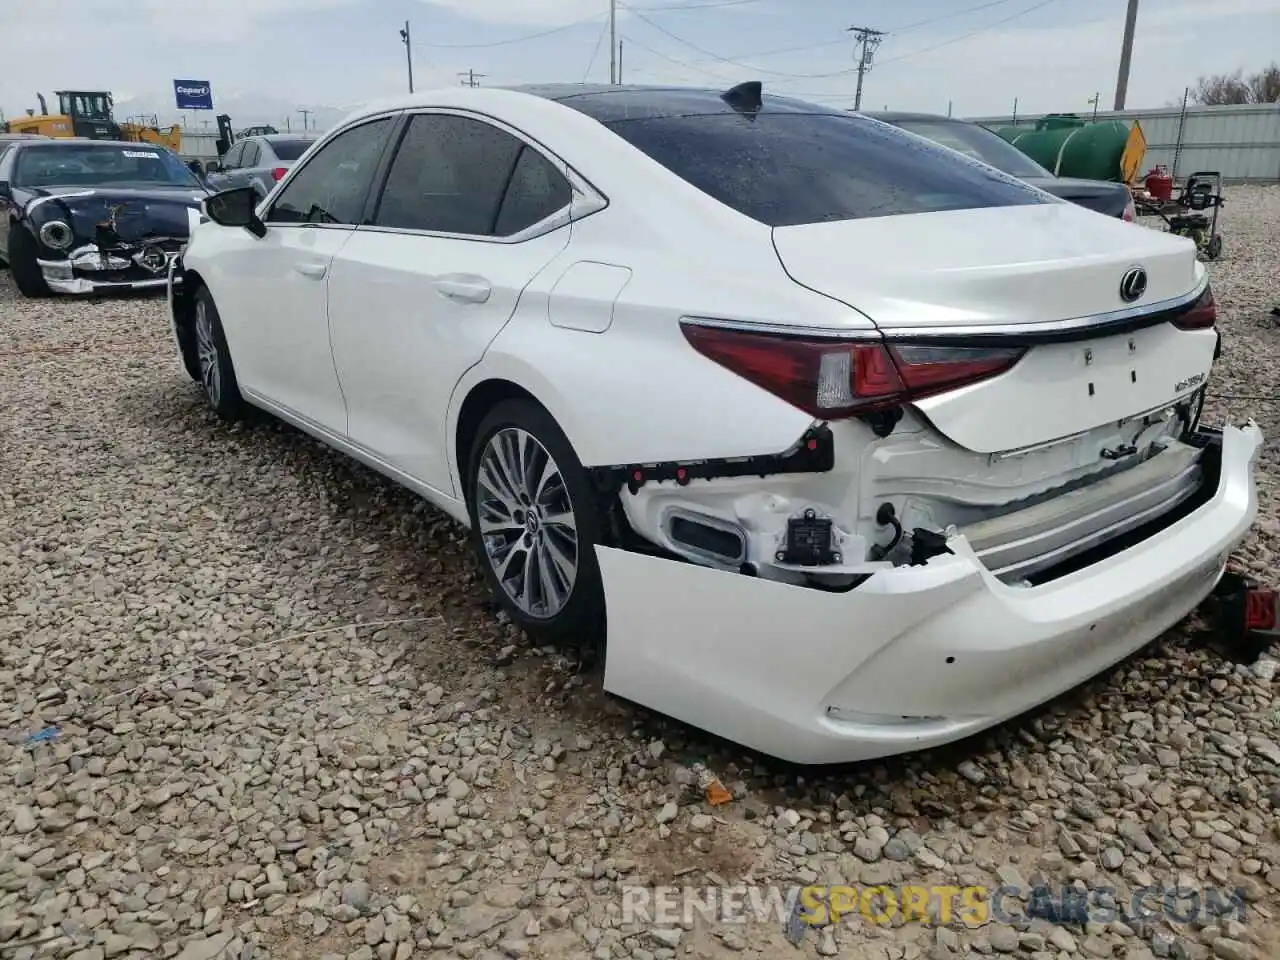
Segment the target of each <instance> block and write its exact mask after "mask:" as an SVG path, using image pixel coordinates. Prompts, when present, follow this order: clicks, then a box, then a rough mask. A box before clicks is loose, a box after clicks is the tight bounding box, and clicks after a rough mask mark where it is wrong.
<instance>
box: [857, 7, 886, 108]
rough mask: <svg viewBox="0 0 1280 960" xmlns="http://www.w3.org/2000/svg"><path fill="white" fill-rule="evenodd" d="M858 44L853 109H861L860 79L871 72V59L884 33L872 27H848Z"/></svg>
mask: <svg viewBox="0 0 1280 960" xmlns="http://www.w3.org/2000/svg"><path fill="white" fill-rule="evenodd" d="M849 30H850V32H851V33H852V34H853V35H854V37H856V38H857V42H858V48H857V49H858V67H857V69H858V88H857V90H856V91H855V93H854V95H853V109H855V110H861V109H862V79H863V77H865V76H866V75H867V74H868V73H870V72H871V58H872V57H874V56H875V52H876V48H877V47H879V46H880V41H881V40H883V39H884V31H883V30H876V29H874V28H872V27H850V28H849Z"/></svg>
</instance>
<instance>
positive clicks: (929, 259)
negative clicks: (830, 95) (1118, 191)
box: [773, 203, 1199, 332]
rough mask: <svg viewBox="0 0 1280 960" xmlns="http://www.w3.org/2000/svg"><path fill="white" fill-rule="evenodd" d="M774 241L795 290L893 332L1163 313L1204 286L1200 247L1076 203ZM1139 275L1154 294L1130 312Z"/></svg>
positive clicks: (865, 223)
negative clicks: (1123, 286)
mask: <svg viewBox="0 0 1280 960" xmlns="http://www.w3.org/2000/svg"><path fill="white" fill-rule="evenodd" d="M773 240H774V247H775V249H776V250H777V253H778V257H779V259H781V261H782V264H783V266H784V267H785V268H786V270H787V273H788V274H790V276H791V278H792V279H793V280H795V281H796V282H797V283H799V284H801V285H803V286H805V287H808V288H810V289H812V290H815V291H817V292H818V293H822V294H825V295H826V296H828V297H832V298H833V299H835V300H839V301H841V302H843V303H846V304H848V305H849V306H851V307H853V308H855V309H856V310H859V311H860V312H862V313H864V314H866V315H867V316H868V317H869V318H870V319H871V320H872V321H873V322H874V323H875V324H876V325H877V326H878V327H880V328H881V329H882V330H885V331H886V332H889V331H891V330H894V329H907V330H915V331H918V332H923V331H924V330H926V329H927V328H930V327H948V328H952V327H958V326H959V327H968V326H972V327H977V326H989V325H993V324H1014V323H1016V324H1028V323H1049V322H1053V321H1059V320H1069V319H1074V318H1076V317H1086V316H1090V315H1093V314H1100V313H1108V312H1111V311H1115V310H1120V309H1125V308H1141V307H1153V306H1155V305H1156V304H1158V303H1160V302H1161V301H1165V300H1169V299H1172V298H1177V297H1180V296H1183V295H1185V294H1187V293H1190V292H1191V291H1192V290H1193V289H1194V288H1195V286H1196V284H1197V283H1198V280H1199V271H1198V268H1197V263H1196V252H1195V244H1194V243H1192V242H1191V241H1190V240H1187V239H1185V238H1182V237H1174V236H1171V235H1170V234H1167V233H1160V232H1157V231H1155V230H1145V229H1135V228H1134V226H1133V225H1132V224H1128V223H1125V222H1124V221H1122V220H1119V219H1110V218H1106V217H1099V216H1097V215H1095V214H1094V213H1093V212H1092V211H1089V210H1085V209H1083V208H1081V207H1078V206H1076V205H1075V204H1072V203H1042V204H1027V205H1023V206H1014V207H990V208H986V209H980V210H948V211H943V212H940V213H917V214H907V215H904V216H894V217H874V218H867V219H863V220H840V221H835V222H831V223H814V224H805V225H802V226H794V227H777V228H775V229H774V231H773ZM1136 265H1140V266H1142V267H1143V268H1145V270H1146V272H1147V289H1146V292H1145V293H1144V295H1143V296H1142V297H1140V298H1139V299H1138V300H1137V301H1135V302H1133V303H1126V302H1125V301H1124V300H1123V299H1122V298H1121V296H1120V279H1121V277H1122V276H1123V275H1124V273H1125V271H1126V270H1128V269H1129V268H1130V267H1132V266H1136ZM803 322H804V320H803V318H798V319H797V323H803Z"/></svg>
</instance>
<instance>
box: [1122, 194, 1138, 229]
mask: <svg viewBox="0 0 1280 960" xmlns="http://www.w3.org/2000/svg"><path fill="white" fill-rule="evenodd" d="M1137 216H1138V208H1137V207H1135V206H1134V205H1133V195H1132V194H1130V195H1129V199H1128V200H1126V201H1125V202H1124V213H1122V214H1120V219H1122V220H1124V221H1125V222H1126V223H1133V221H1134V219H1135V218H1136V217H1137Z"/></svg>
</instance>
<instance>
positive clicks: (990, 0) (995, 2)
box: [889, 0, 1013, 35]
mask: <svg viewBox="0 0 1280 960" xmlns="http://www.w3.org/2000/svg"><path fill="white" fill-rule="evenodd" d="M1012 2H1013V0H987V2H986V3H980V4H978V5H977V6H976V7H965V8H964V9H963V10H956V11H954V12H952V13H944V14H943V15H942V16H940V17H930V18H929V19H927V20H918V21H916V22H915V23H908V24H907V25H906V26H905V27H897V28H896V29H893V30H890V31H889V32H890V33H892V34H894V35H897V34H899V33H906V32H907V31H908V30H916V29H918V28H919V27H927V26H930V25H931V24H935V23H941V22H942V21H943V20H954V19H955V18H956V17H963V16H964V15H965V14H969V13H977V12H978V11H980V10H990V9H991V8H992V7H1002V6H1004V5H1005V4H1006V3H1012Z"/></svg>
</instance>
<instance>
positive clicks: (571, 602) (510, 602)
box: [466, 400, 605, 652]
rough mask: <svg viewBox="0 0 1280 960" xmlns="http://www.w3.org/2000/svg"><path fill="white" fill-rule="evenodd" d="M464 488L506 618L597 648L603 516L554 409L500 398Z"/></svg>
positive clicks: (474, 450) (476, 539)
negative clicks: (598, 553)
mask: <svg viewBox="0 0 1280 960" xmlns="http://www.w3.org/2000/svg"><path fill="white" fill-rule="evenodd" d="M466 489H467V500H468V510H469V512H470V514H471V536H472V542H473V545H474V547H475V550H476V554H477V556H478V557H479V559H480V563H481V566H482V567H483V568H484V571H485V578H486V579H487V580H488V582H489V586H490V588H491V589H492V590H493V592H494V594H495V595H496V596H497V598H498V602H499V603H500V604H501V605H502V607H503V609H504V610H505V611H506V612H507V615H508V616H510V617H511V619H512V620H513V621H515V623H517V624H518V625H519V626H520V627H521V628H522V629H524V630H525V631H526V632H528V633H529V634H530V635H531V636H533V637H535V638H536V639H538V640H545V641H552V642H557V643H573V644H577V645H581V646H583V647H585V648H587V649H588V650H589V651H591V652H598V649H597V647H598V644H599V642H600V640H601V639H602V638H603V635H604V619H605V605H604V587H603V584H602V583H601V579H600V568H599V565H598V564H597V562H596V554H595V546H596V543H597V542H598V541H599V532H600V513H599V509H598V507H597V501H596V496H595V493H594V491H593V489H592V486H591V483H590V480H589V478H588V476H587V472H586V470H585V469H583V466H582V463H581V462H580V461H579V460H578V457H577V454H575V453H574V451H573V447H572V446H570V444H569V440H568V438H567V437H565V435H564V432H563V431H562V430H561V429H560V427H559V426H558V425H557V424H556V422H555V420H554V419H553V418H552V417H551V415H550V414H549V413H547V411H546V410H544V409H543V408H542V407H540V406H538V405H537V404H536V403H533V402H531V401H528V400H506V401H503V402H502V403H499V404H497V405H496V406H495V407H494V408H493V409H492V410H491V411H490V412H489V413H488V415H487V416H486V417H485V418H484V420H483V421H482V422H481V424H480V427H479V429H478V430H477V431H476V436H475V440H474V442H473V443H472V445H471V450H470V455H469V456H468V458H467V474H466Z"/></svg>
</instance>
